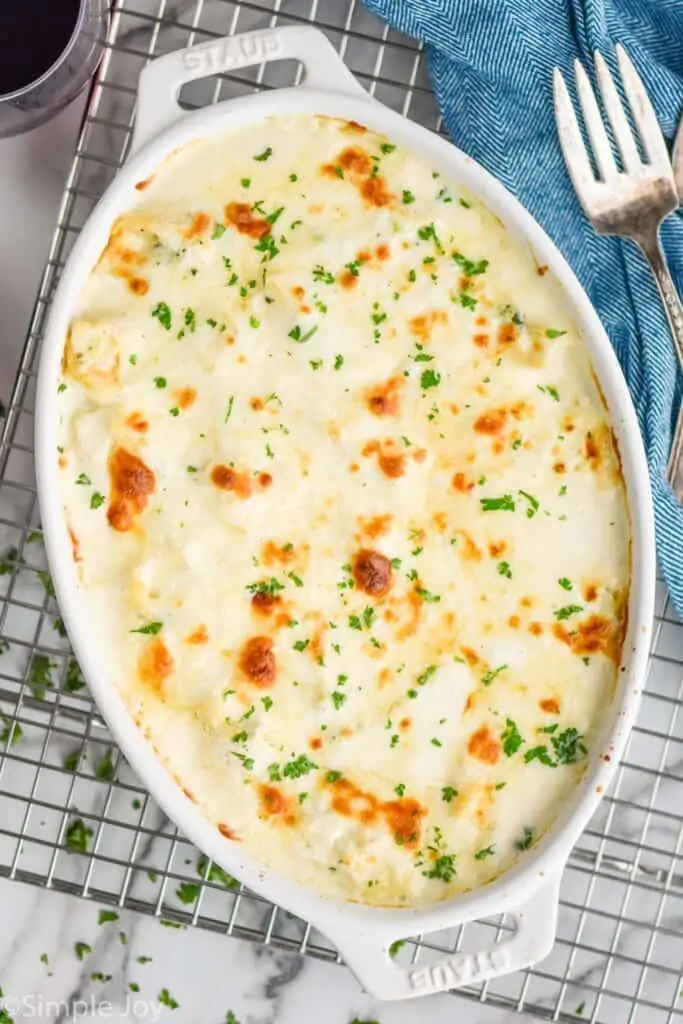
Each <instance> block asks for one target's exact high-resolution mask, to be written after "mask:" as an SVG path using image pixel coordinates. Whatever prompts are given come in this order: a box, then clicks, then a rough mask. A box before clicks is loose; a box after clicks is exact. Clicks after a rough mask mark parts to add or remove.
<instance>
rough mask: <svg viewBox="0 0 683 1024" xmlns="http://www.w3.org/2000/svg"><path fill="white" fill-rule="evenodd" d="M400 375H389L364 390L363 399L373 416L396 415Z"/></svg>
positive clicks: (400, 386) (401, 380)
mask: <svg viewBox="0 0 683 1024" xmlns="http://www.w3.org/2000/svg"><path fill="white" fill-rule="evenodd" d="M402 387H403V378H402V377H390V378H389V379H388V380H386V381H384V383H383V384H377V385H375V387H373V388H370V389H369V390H368V391H366V392H365V401H366V403H367V406H368V409H369V410H370V412H371V413H372V414H373V416H396V414H397V413H398V410H399V391H400V390H401V388H402Z"/></svg>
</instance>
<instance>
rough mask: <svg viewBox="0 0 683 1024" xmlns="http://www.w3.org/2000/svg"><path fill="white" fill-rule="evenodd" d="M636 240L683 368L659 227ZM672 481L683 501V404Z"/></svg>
mask: <svg viewBox="0 0 683 1024" xmlns="http://www.w3.org/2000/svg"><path fill="white" fill-rule="evenodd" d="M636 242H637V243H638V245H639V246H640V248H641V249H642V251H643V254H644V256H645V258H646V260H647V261H648V263H649V264H650V267H651V268H652V273H653V274H654V278H655V283H656V285H657V288H658V290H659V294H660V297H661V300H662V304H663V306H664V312H665V313H666V318H667V320H668V322H669V328H670V330H671V336H672V338H673V342H674V347H675V349H676V354H677V356H678V363H679V366H680V367H681V370H683V305H681V300H680V298H679V295H678V292H677V291H676V286H675V284H674V283H673V280H672V278H671V274H670V272H669V267H668V266H667V262H666V257H665V256H664V252H663V251H662V247H661V244H660V242H659V230H658V229H655V230H654V231H653V232H651V233H648V234H647V235H642V236H639V237H637V238H636ZM667 475H668V479H669V483H670V484H671V487H672V489H673V491H674V493H675V495H676V497H677V498H678V499H679V501H683V406H682V407H681V410H680V412H679V414H678V420H677V421H676V430H675V432H674V438H673V443H672V445H671V452H670V455H669V465H668V471H667Z"/></svg>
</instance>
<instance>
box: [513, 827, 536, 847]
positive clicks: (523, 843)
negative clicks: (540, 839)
mask: <svg viewBox="0 0 683 1024" xmlns="http://www.w3.org/2000/svg"><path fill="white" fill-rule="evenodd" d="M533 839H534V830H533V829H532V828H529V826H528V825H525V826H524V829H523V830H522V836H521V838H520V839H516V840H515V850H528V849H529V848H530V846H531V844H532V842H533Z"/></svg>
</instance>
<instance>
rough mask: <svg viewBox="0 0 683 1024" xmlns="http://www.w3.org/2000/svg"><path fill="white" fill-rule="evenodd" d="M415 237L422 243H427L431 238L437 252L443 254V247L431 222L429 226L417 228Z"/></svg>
mask: <svg viewBox="0 0 683 1024" xmlns="http://www.w3.org/2000/svg"><path fill="white" fill-rule="evenodd" d="M417 237H418V238H419V239H421V240H422V241H423V242H427V241H429V239H430V238H433V239H434V245H435V246H436V249H437V252H443V246H442V244H441V239H440V238H439V236H438V235H437V233H436V228H435V227H434V222H433V221H432V222H431V223H430V224H424V225H423V226H422V227H421V228H418V229H417Z"/></svg>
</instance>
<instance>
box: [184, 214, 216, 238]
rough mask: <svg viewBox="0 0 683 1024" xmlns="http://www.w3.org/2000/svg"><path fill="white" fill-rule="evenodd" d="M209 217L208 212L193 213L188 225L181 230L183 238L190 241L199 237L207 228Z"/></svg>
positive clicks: (209, 221)
mask: <svg viewBox="0 0 683 1024" xmlns="http://www.w3.org/2000/svg"><path fill="white" fill-rule="evenodd" d="M210 223H211V218H210V217H209V215H208V213H195V215H194V217H193V218H192V220H191V221H190V223H189V225H188V226H187V227H186V228H185V230H184V231H183V238H187V240H188V241H192V239H193V238H201V236H202V235H203V234H205V233H206V231H207V230H208V228H209V225H210Z"/></svg>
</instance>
